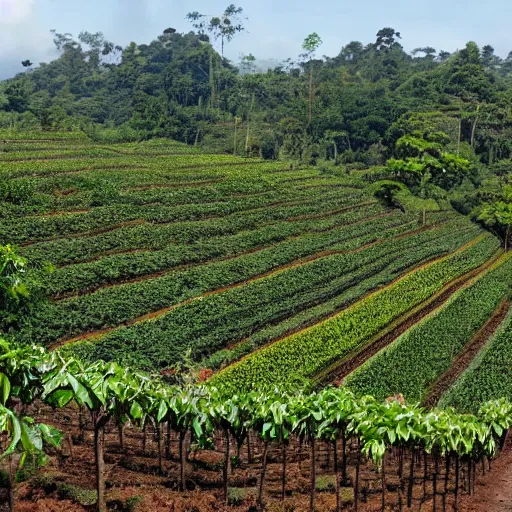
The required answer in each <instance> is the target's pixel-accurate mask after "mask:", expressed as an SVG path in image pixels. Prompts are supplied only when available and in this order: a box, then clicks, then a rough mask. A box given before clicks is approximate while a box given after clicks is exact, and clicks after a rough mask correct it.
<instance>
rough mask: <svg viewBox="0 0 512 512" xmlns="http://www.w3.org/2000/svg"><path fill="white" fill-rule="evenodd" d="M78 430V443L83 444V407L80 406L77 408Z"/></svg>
mask: <svg viewBox="0 0 512 512" xmlns="http://www.w3.org/2000/svg"><path fill="white" fill-rule="evenodd" d="M78 430H79V432H80V433H79V436H80V437H79V439H80V442H81V443H83V442H84V441H85V421H84V407H83V405H81V406H80V407H79V408H78Z"/></svg>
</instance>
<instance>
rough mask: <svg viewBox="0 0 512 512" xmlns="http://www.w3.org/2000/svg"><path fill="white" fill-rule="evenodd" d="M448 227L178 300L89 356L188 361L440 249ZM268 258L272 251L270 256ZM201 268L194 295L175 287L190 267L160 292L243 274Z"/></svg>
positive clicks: (256, 262)
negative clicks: (399, 262)
mask: <svg viewBox="0 0 512 512" xmlns="http://www.w3.org/2000/svg"><path fill="white" fill-rule="evenodd" d="M452 229H453V226H452ZM452 229H448V228H447V227H443V228H440V229H439V230H434V232H425V233H421V234H417V235H411V236H410V237H407V238H403V239H393V240H389V241H387V242H384V243H381V244H379V245H376V246H372V247H369V248H366V249H365V250H362V251H360V252H357V253H346V254H336V255H331V256H326V257H323V258H321V259H319V260H315V261H312V262H310V263H307V264H303V265H301V266H294V267H291V268H287V269H286V270H284V271H282V272H279V273H276V274H272V275H271V276H268V277H266V278H264V279H258V280H255V281H252V282H249V283H246V284H244V285H243V286H238V287H236V288H232V289H228V290H225V291H223V292H222V293H217V294H214V295H209V296H203V297H202V298H201V300H195V301H193V302H191V303H188V304H185V305H183V306H181V307H179V308H176V309H174V310H172V311H170V312H168V313H166V314H165V315H163V316H160V317H159V318H157V319H155V320H152V321H149V322H142V323H139V324H136V325H133V326H130V327H125V328H121V329H119V330H116V331H114V332H112V333H110V334H108V335H107V336H105V337H104V338H103V339H101V340H100V341H99V342H98V343H96V344H95V345H94V350H93V358H96V357H98V356H99V354H102V357H103V355H108V354H109V357H110V358H113V357H115V358H119V357H122V355H123V354H126V353H127V352H128V353H129V352H133V350H134V349H135V347H138V348H137V350H138V353H139V354H144V357H145V358H146V360H147V361H151V363H152V364H153V365H156V366H157V367H165V366H167V365H169V364H172V363H175V362H176V361H177V360H180V359H181V358H182V357H183V355H184V353H185V352H186V350H187V349H191V350H192V355H193V357H194V358H195V359H200V358H201V357H204V356H207V355H209V354H212V353H213V352H215V351H217V350H219V349H221V348H225V347H226V346H229V345H231V344H233V343H236V342H239V341H240V340H241V339H243V338H245V337H246V336H250V335H251V334H252V333H254V332H256V331H257V330H260V329H262V328H264V327H266V326H268V325H269V324H270V323H275V322H280V321H282V320H284V319H286V318H288V317H290V316H292V315H295V314H297V313H299V312H301V311H305V310H306V309H308V308H310V307H312V306H315V305H317V304H320V303H322V302H325V301H326V300H329V299H331V298H332V297H334V296H337V295H339V294H341V293H344V292H345V291H347V290H348V289H350V288H351V287H353V286H357V284H358V283H359V282H360V281H362V280H364V279H367V278H369V277H370V276H373V275H375V274H376V273H378V272H381V271H382V270H383V269H384V268H386V267H387V266H388V265H390V264H391V263H392V262H393V261H394V260H396V259H397V258H398V257H399V255H400V254H402V253H403V252H406V251H411V252H415V251H418V250H421V249H420V247H421V246H422V245H423V244H436V245H438V246H439V247H442V246H443V238H452V237H453V235H452ZM360 244H361V242H359V245H360ZM340 248H343V245H340ZM275 257H276V258H278V257H280V255H279V254H276V255H275ZM250 259H251V258H248V260H249V261H250ZM264 263H265V257H264V256H263V255H259V257H257V258H252V264H253V266H252V268H251V267H247V270H249V268H250V274H252V275H254V274H255V273H257V269H258V268H260V269H263V265H264ZM204 270H205V269H204V268H201V269H198V275H197V278H195V279H193V280H191V281H192V283H193V284H195V285H196V286H197V289H196V291H195V293H192V294H190V295H189V294H188V290H185V289H184V288H183V284H185V283H184V281H183V278H184V277H185V279H186V278H187V277H190V276H191V274H193V271H192V272H190V273H188V275H187V274H186V273H183V274H181V275H178V274H176V275H175V277H174V279H169V283H168V284H167V286H166V288H165V289H162V291H161V293H162V294H164V293H167V291H168V290H169V287H170V286H173V285H174V286H176V285H178V286H180V288H179V289H178V290H176V291H177V292H178V293H179V294H181V299H182V300H186V299H188V298H191V297H197V296H200V295H201V293H202V290H201V288H202V289H203V290H207V289H215V288H218V287H219V285H220V286H225V284H222V281H223V280H224V283H226V284H227V282H228V281H230V280H233V281H234V282H236V281H237V280H238V279H237V275H236V273H237V271H238V272H239V275H240V274H241V275H242V276H243V275H244V274H245V273H246V269H245V268H244V267H242V266H241V262H230V263H228V264H226V265H223V268H221V266H218V267H217V268H214V265H211V266H210V269H209V272H207V273H205V272H204ZM219 270H222V271H223V274H220V273H219V272H218V271H219ZM230 271H231V273H232V277H231V278H230V277H229V272H230ZM248 274H249V273H248ZM226 278H227V279H226ZM152 290H153V292H154V293H158V289H157V288H155V287H153V288H152ZM138 296H139V297H140V295H138ZM179 297H180V296H179V295H177V296H176V299H175V300H173V301H172V302H171V301H169V304H173V303H176V302H177V301H178V300H179ZM170 298H171V297H170V296H169V299H170ZM180 302H181V301H180Z"/></svg>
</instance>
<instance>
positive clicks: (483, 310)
mask: <svg viewBox="0 0 512 512" xmlns="http://www.w3.org/2000/svg"><path fill="white" fill-rule="evenodd" d="M500 263H501V264H500V265H499V266H498V267H497V268H495V269H493V270H491V271H489V272H487V273H485V274H484V275H483V277H481V278H480V279H478V281H476V283H474V284H472V285H471V286H470V287H468V288H463V289H461V290H460V291H459V292H457V293H456V294H455V295H454V296H453V297H452V298H451V299H450V300H449V301H448V302H447V303H446V304H445V305H444V306H443V307H442V308H441V309H440V310H437V311H436V312H434V314H431V315H429V316H428V317H426V318H425V319H424V320H423V321H421V322H420V323H419V324H417V325H416V326H414V327H413V328H411V329H410V330H409V331H407V332H406V333H405V334H403V335H402V336H401V337H400V338H398V339H397V340H396V341H395V342H394V343H393V344H392V345H391V346H390V347H388V348H387V349H385V350H383V351H381V352H380V353H379V354H377V355H376V356H375V357H373V358H371V359H370V360H368V361H367V362H366V363H365V364H363V365H362V366H361V367H360V368H359V369H358V370H356V371H355V372H354V373H353V374H352V375H350V376H349V377H348V378H347V379H346V381H345V384H346V385H347V386H348V387H349V388H350V389H351V390H352V391H354V392H355V393H356V394H357V395H359V396H364V395H367V394H368V395H373V396H375V397H376V398H378V399H380V398H382V399H385V398H387V397H389V396H391V395H395V394H398V393H401V394H403V395H404V397H405V399H406V400H407V401H410V402H420V401H422V400H423V399H424V398H425V397H426V395H427V393H428V390H429V387H430V386H431V385H432V384H434V382H435V381H436V380H437V379H438V378H439V377H440V376H441V375H442V374H443V373H444V372H445V371H446V370H448V368H450V366H451V364H452V362H453V360H454V358H455V357H456V356H457V354H458V353H459V352H460V351H461V350H463V349H464V346H465V345H466V344H467V343H468V342H469V341H470V340H471V338H472V336H473V335H474V334H475V333H476V332H477V331H478V329H480V328H481V327H482V326H483V325H484V324H485V322H486V321H487V320H488V319H489V317H490V316H491V315H492V314H493V312H494V311H495V310H496V308H497V307H498V305H499V304H500V302H501V301H502V300H503V298H504V296H505V295H506V294H507V292H508V291H509V290H510V287H511V285H512V278H511V276H512V259H511V258H508V259H506V260H503V261H501V262H500Z"/></svg>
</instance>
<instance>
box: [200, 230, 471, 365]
mask: <svg viewBox="0 0 512 512" xmlns="http://www.w3.org/2000/svg"><path fill="white" fill-rule="evenodd" d="M474 234H475V231H473V230H470V231H466V232H464V234H463V235H462V233H459V234H458V236H457V237H455V238H453V237H450V236H446V237H443V238H442V239H437V240H436V241H435V245H434V244H430V243H426V244H422V245H420V246H417V247H415V248H414V250H408V251H406V252H403V253H402V254H401V255H400V258H391V261H390V263H389V265H387V266H386V267H385V268H384V269H383V270H381V271H379V272H376V273H375V274H374V275H372V276H370V277H368V278H366V279H363V280H361V281H360V282H358V283H357V284H355V285H354V286H353V287H352V288H349V289H348V290H346V291H345V292H343V293H340V294H339V295H336V296H335V297H333V298H332V299H329V300H326V301H325V302H322V303H321V304H318V305H317V306H313V307H311V308H308V309H306V310H304V311H300V312H299V313H297V314H295V315H293V316H291V317H289V318H286V319H285V320H283V321H281V322H277V323H271V324H269V325H267V326H265V327H263V329H261V330H259V331H257V332H255V333H253V334H251V335H250V336H248V337H247V338H246V339H244V340H243V341H242V342H241V343H238V344H236V345H235V346H233V347H232V348H229V349H224V348H223V349H221V350H219V351H217V352H215V353H213V354H211V355H210V356H207V357H206V358H204V359H203V361H202V362H201V364H202V366H204V367H205V368H211V369H213V370H218V369H219V368H221V367H225V366H226V365H228V364H232V363H234V362H235V361H236V360H238V359H240V358H241V357H243V356H245V355H247V354H249V353H250V352H252V351H253V350H256V349H257V348H259V347H261V346H263V345H266V344H267V343H270V342H272V341H274V340H276V339H279V338H282V337H283V336H284V335H286V334H290V333H292V332H295V331H298V330H301V329H305V328H306V327H309V326H311V325H312V324H314V323H316V322H318V321H321V320H323V319H324V318H326V317H328V316H331V315H333V314H335V313H337V312H339V311H341V310H342V309H344V308H347V307H348V306H350V305H351V304H353V303H354V302H355V301H356V300H357V299H359V298H360V297H362V296H364V295H366V294H367V293H369V292H371V291H372V290H375V289H377V288H379V287H382V286H385V285H387V284H389V283H390V282H391V281H393V280H395V279H397V278H398V277H399V276H400V275H402V274H403V273H404V272H408V271H410V270H411V269H413V268H414V267H417V266H418V265H421V264H422V263H424V262H426V261H430V260H431V259H432V258H434V257H436V256H439V255H440V254H442V253H443V252H449V251H451V250H455V249H457V248H458V247H460V245H461V244H463V243H465V242H467V241H468V240H469V239H470V237H471V236H474ZM463 237H464V238H463Z"/></svg>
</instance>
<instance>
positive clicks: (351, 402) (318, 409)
mask: <svg viewBox="0 0 512 512" xmlns="http://www.w3.org/2000/svg"><path fill="white" fill-rule="evenodd" d="M0 375H1V379H0V391H1V393H0V430H1V432H2V433H3V434H4V436H6V437H7V448H6V449H5V450H4V451H3V452H2V457H4V458H5V457H11V463H12V462H13V460H14V457H13V455H14V454H15V453H16V452H18V453H20V454H21V459H20V462H21V463H23V462H24V461H25V460H26V459H27V457H29V456H39V457H40V458H41V459H42V458H43V457H44V454H45V450H46V446H45V443H49V444H51V445H53V446H58V444H59V442H60V435H59V433H58V432H57V431H56V430H55V429H53V428H52V427H49V426H47V425H44V424H40V423H37V422H36V421H34V420H33V419H31V418H27V417H24V415H23V412H22V411H23V409H24V406H26V405H28V404H31V403H33V402H34V401H35V400H42V401H44V402H45V403H47V404H50V405H51V406H53V407H59V408H60V407H65V406H67V405H69V404H71V403H73V402H74V403H76V404H77V405H78V406H79V407H82V408H87V409H88V410H89V411H90V412H91V413H92V417H93V419H94V457H95V462H96V489H97V509H98V511H99V512H105V511H106V498H105V475H104V435H103V434H104V430H105V427H106V426H107V424H108V423H109V421H114V422H116V423H117V425H118V426H119V427H120V432H121V435H122V426H123V424H124V423H126V422H127V421H130V422H131V423H132V424H135V425H138V426H140V427H142V426H143V425H145V424H146V423H148V422H150V423H152V424H153V425H155V427H156V429H157V432H158V433H159V434H160V435H159V436H158V439H159V457H160V466H161V464H162V460H161V458H162V455H161V454H162V450H161V442H162V438H163V436H162V435H161V432H162V426H163V425H167V426H168V427H169V428H170V429H172V430H174V431H175V432H176V433H177V434H178V436H179V442H180V445H179V446H180V461H181V464H180V488H181V489H182V490H184V488H185V478H186V475H185V470H186V465H185V457H186V454H185V449H184V442H185V438H186V437H187V435H188V434H191V435H192V437H193V439H194V442H195V443H196V445H198V446H200V447H201V446H202V447H208V446H209V444H210V443H211V439H212V435H213V433H214V432H215V431H217V432H221V433H223V435H224V436H225V439H226V443H225V459H224V465H223V480H224V499H225V501H226V504H227V499H228V483H229V464H230V445H231V443H230V438H233V439H234V440H235V442H236V444H237V446H238V447H241V446H242V445H243V443H244V442H245V440H246V439H247V436H248V433H249V432H250V431H255V432H256V433H257V434H258V435H259V436H260V437H261V439H262V441H263V442H264V453H263V461H262V468H261V473H260V482H259V496H258V502H259V505H260V508H261V509H263V506H264V503H263V502H264V492H263V491H264V482H265V473H266V466H267V454H268V446H269V444H270V443H272V442H275V443H278V444H280V445H284V446H286V444H287V442H288V440H289V439H290V437H291V436H292V435H294V436H298V437H299V438H301V439H305V440H307V441H308V443H309V444H310V447H311V455H312V457H311V459H312V461H315V448H316V443H317V440H319V439H322V440H325V441H328V442H331V443H335V444H337V442H338V441H339V440H342V442H343V453H342V464H341V465H340V466H338V467H337V468H336V473H337V475H336V476H337V478H336V482H337V484H336V494H337V507H336V508H337V510H338V511H339V510H340V508H341V500H340V493H339V485H340V482H341V481H342V479H346V469H347V468H346V455H347V454H346V446H347V442H350V441H351V440H357V445H358V447H359V454H360V455H359V456H358V459H357V461H358V462H357V466H356V477H355V484H354V487H355V494H354V498H355V499H354V501H355V509H356V510H357V505H358V500H359V492H358V491H359V488H358V486H359V482H358V480H359V468H360V462H361V455H364V456H366V457H368V458H369V459H371V460H372V461H373V462H374V463H375V464H377V465H380V466H382V468H384V465H385V457H386V454H387V452H388V450H390V449H391V448H399V449H401V450H408V451H411V452H412V453H413V457H414V453H415V452H421V451H424V452H425V453H431V454H433V455H434V456H435V457H442V456H447V457H452V458H455V459H456V461H457V464H456V467H457V469H456V471H457V472H458V469H459V461H460V460H467V461H469V464H471V463H472V462H474V461H479V460H481V459H482V458H484V457H494V456H495V455H496V453H497V451H498V449H499V447H500V445H501V442H502V440H503V436H504V434H505V433H506V431H507V430H508V429H509V428H510V427H511V426H512V404H511V403H510V402H508V401H506V400H498V401H493V402H490V403H487V404H485V405H483V406H482V407H481V409H480V410H479V413H478V415H477V416H471V415H459V414H457V413H456V412H455V411H454V410H449V411H439V410H433V411H425V410H423V409H421V408H419V407H417V406H406V405H403V404H401V403H399V402H398V401H396V400H393V401H389V402H387V403H381V402H378V401H376V400H375V399H373V398H370V397H365V398H363V399H356V398H355V397H354V396H353V395H352V394H351V393H350V392H349V391H347V390H345V389H343V388H339V389H334V388H327V389H324V390H322V391H320V392H318V393H311V394H309V393H304V392H296V393H293V394H291V393H286V392H284V391H283V390H278V389H275V390H274V391H271V392H269V393H267V394H262V393H256V392H250V393H247V394H245V393H241V394H235V395H231V396H230V397H229V398H227V397H226V396H225V395H222V394H219V392H218V391H217V390H216V389H214V388H212V387H204V386H188V387H170V386H167V385H165V384H164V383H162V382H161V381H160V380H159V379H157V378H155V377H150V376H149V375H147V374H143V373H140V372H133V371H131V370H129V369H125V368H121V367H120V366H118V365H116V364H114V363H104V362H101V361H100V362H96V363H95V364H93V365H84V364H82V363H81V362H80V361H79V360H77V359H74V358H64V357H62V355H60V354H59V353H52V354H48V353H45V352H44V351H43V350H42V349H41V348H39V347H36V346H32V347H19V346H16V345H9V344H7V343H5V342H1V343H0ZM284 460H286V458H285V459H284ZM11 467H12V464H11ZM284 470H285V471H286V468H284ZM413 471H414V468H413V469H412V472H413ZM284 474H285V473H284ZM456 478H457V479H458V473H457V475H456ZM382 482H383V485H382V489H383V492H382V510H385V506H386V492H385V490H386V479H385V472H384V471H382ZM409 484H410V489H411V490H410V492H409V493H408V501H409V503H408V505H409V506H411V504H412V499H413V496H412V487H413V485H414V474H412V475H411V478H410V482H409ZM458 487H459V483H458V481H457V484H456V494H457V493H458ZM315 489H316V468H315V464H314V463H313V464H312V465H311V490H310V510H311V511H313V510H314V505H315ZM13 498H14V494H13V492H12V480H11V500H10V504H11V510H12V509H13V508H14V499H13ZM283 498H284V494H283Z"/></svg>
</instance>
